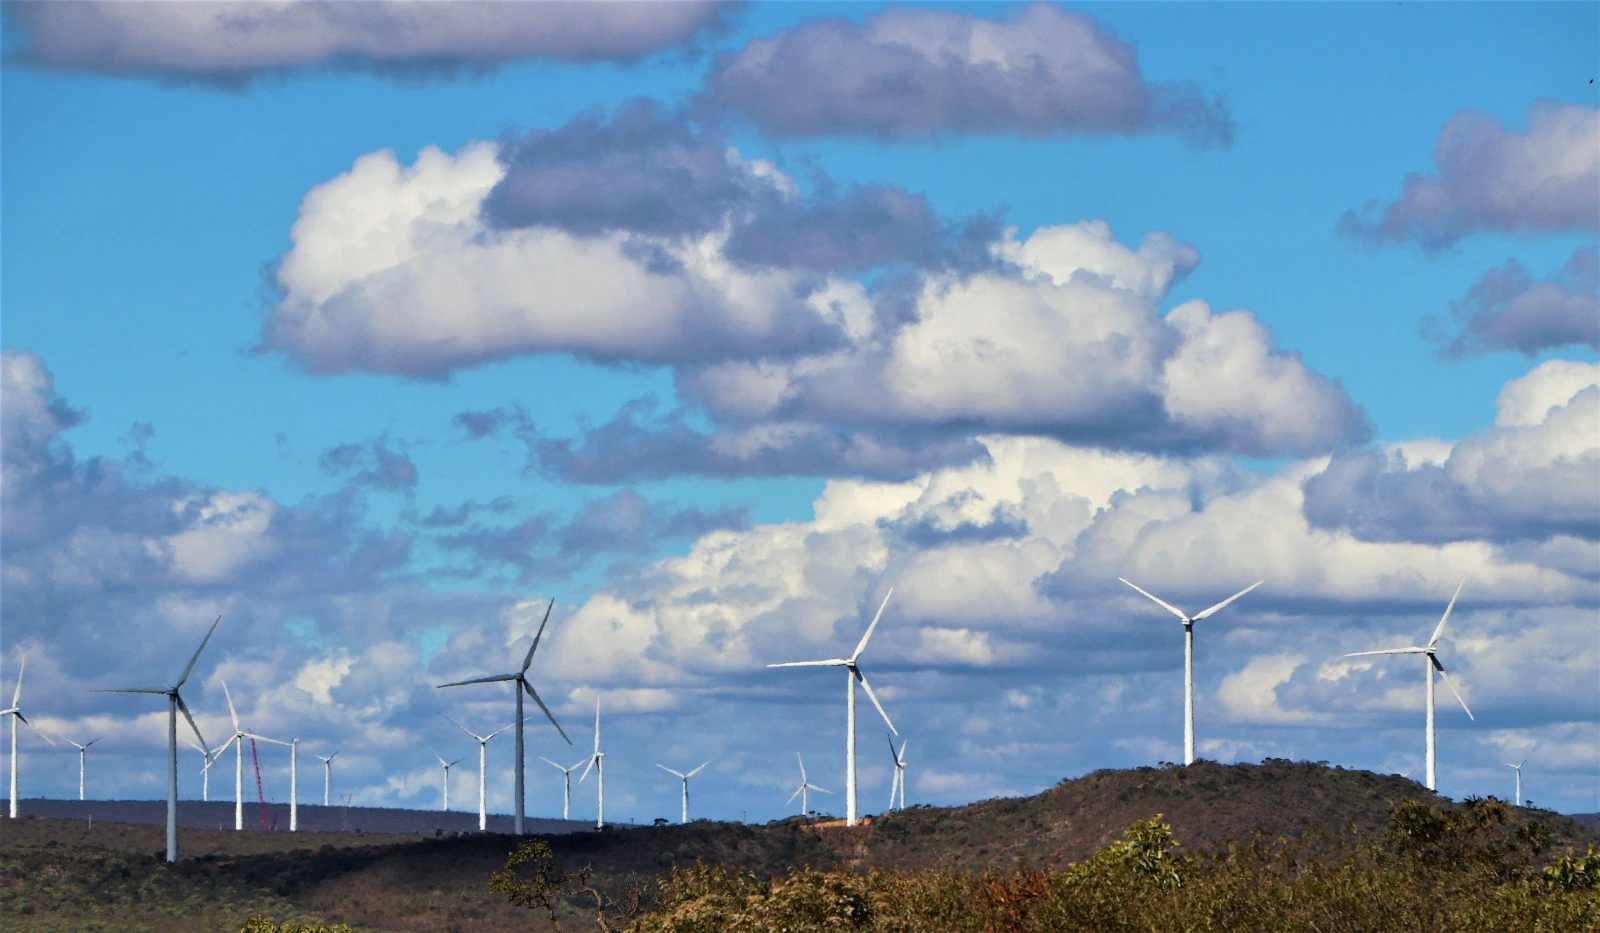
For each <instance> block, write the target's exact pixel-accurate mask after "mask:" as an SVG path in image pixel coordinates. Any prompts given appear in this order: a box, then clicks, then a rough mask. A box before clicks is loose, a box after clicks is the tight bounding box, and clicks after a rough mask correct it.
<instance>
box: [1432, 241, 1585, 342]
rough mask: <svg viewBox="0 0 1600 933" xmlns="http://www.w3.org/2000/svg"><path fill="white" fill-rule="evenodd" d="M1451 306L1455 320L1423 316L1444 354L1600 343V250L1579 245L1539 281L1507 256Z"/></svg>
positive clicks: (1525, 268)
mask: <svg viewBox="0 0 1600 933" xmlns="http://www.w3.org/2000/svg"><path fill="white" fill-rule="evenodd" d="M1450 312H1451V318H1452V320H1451V321H1448V322H1447V321H1445V320H1442V319H1440V318H1437V317H1429V318H1425V319H1423V322H1422V334H1423V336H1424V337H1429V338H1432V339H1435V340H1438V341H1440V342H1441V343H1443V344H1444V346H1443V347H1442V348H1441V352H1442V353H1443V354H1444V355H1445V356H1446V357H1454V358H1459V357H1463V356H1474V355H1478V354H1482V353H1491V352H1493V351H1496V350H1514V351H1516V352H1518V353H1522V354H1525V355H1527V356H1533V355H1534V354H1536V353H1538V352H1540V351H1541V350H1548V349H1551V348H1554V347H1565V346H1573V345H1583V346H1588V347H1593V348H1595V349H1600V250H1597V249H1596V248H1595V247H1593V246H1586V247H1580V248H1579V249H1578V250H1576V251H1575V252H1573V254H1572V257H1571V258H1570V259H1568V260H1567V262H1566V265H1565V266H1563V267H1562V268H1561V270H1560V271H1559V272H1557V273H1556V274H1555V275H1553V276H1551V277H1550V278H1549V279H1545V280H1542V281H1537V282H1536V281H1534V279H1533V276H1531V275H1529V274H1528V270H1527V267H1525V266H1523V264H1522V263H1520V262H1517V261H1516V260H1515V259H1510V260H1507V261H1506V264H1505V265H1503V266H1501V267H1500V268H1498V269H1491V270H1490V271H1488V272H1486V273H1484V274H1483V277H1482V278H1480V279H1478V281H1477V282H1475V283H1473V286H1472V288H1471V289H1470V290H1469V291H1468V292H1467V294H1466V296H1465V297H1464V298H1462V299H1461V300H1460V301H1457V302H1453V303H1452V304H1451V305H1450ZM1451 324H1454V325H1455V327H1454V328H1452V327H1451ZM1452 330H1455V331H1456V332H1455V333H1453V334H1452V333H1451V331H1452Z"/></svg>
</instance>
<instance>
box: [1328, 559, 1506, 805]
mask: <svg viewBox="0 0 1600 933" xmlns="http://www.w3.org/2000/svg"><path fill="white" fill-rule="evenodd" d="M1466 585H1467V581H1466V580H1465V579H1463V580H1462V581H1461V582H1460V583H1458V584H1456V592H1455V595H1453V596H1451V597H1450V605H1448V606H1446V607H1444V615H1442V616H1440V617H1439V625H1438V627H1437V628H1435V629H1434V630H1433V637H1432V638H1430V639H1428V643H1427V645H1425V646H1418V647H1411V648H1384V649H1381V650H1378V651H1356V652H1352V653H1351V654H1347V655H1345V657H1347V658H1359V657H1364V656H1366V655H1373V654H1420V655H1422V656H1423V657H1424V658H1425V659H1426V661H1425V662H1424V664H1423V671H1424V674H1425V676H1426V677H1427V678H1428V681H1427V683H1428V691H1427V708H1428V709H1427V715H1428V727H1427V751H1428V754H1427V761H1426V764H1427V773H1428V790H1437V789H1438V786H1437V784H1436V783H1435V781H1434V778H1435V776H1436V771H1435V767H1434V741H1433V672H1434V671H1438V672H1439V677H1440V678H1441V679H1442V680H1444V685H1445V686H1446V687H1449V688H1450V692H1451V693H1453V694H1455V697H1456V702H1458V703H1460V704H1461V708H1462V709H1463V710H1466V713H1467V718H1468V719H1471V720H1473V721H1477V717H1476V716H1473V715H1472V710H1470V709H1467V701H1466V700H1465V699H1463V698H1462V696H1461V691H1459V690H1457V689H1456V685H1455V684H1454V683H1452V682H1451V681H1450V677H1449V675H1448V674H1446V673H1445V672H1444V665H1443V664H1440V663H1439V659H1438V658H1437V657H1436V656H1435V655H1434V652H1435V651H1437V650H1438V647H1439V637H1440V636H1441V635H1443V634H1444V625H1445V623H1446V622H1449V621H1450V610H1452V609H1454V608H1455V607H1456V597H1457V596H1460V595H1461V587H1463V586H1466Z"/></svg>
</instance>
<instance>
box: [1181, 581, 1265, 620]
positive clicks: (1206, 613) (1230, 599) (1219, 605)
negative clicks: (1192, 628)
mask: <svg viewBox="0 0 1600 933" xmlns="http://www.w3.org/2000/svg"><path fill="white" fill-rule="evenodd" d="M1265 582H1267V581H1265V580H1257V581H1256V582H1254V583H1252V584H1250V585H1249V586H1247V587H1245V588H1244V589H1242V590H1240V591H1239V592H1237V593H1235V594H1233V595H1232V596H1229V597H1228V598H1227V599H1224V600H1223V601H1222V602H1220V603H1217V604H1216V605H1215V606H1212V607H1211V608H1210V609H1207V610H1205V611H1203V612H1201V613H1200V614H1199V615H1197V616H1195V617H1194V618H1195V621H1196V622H1198V621H1200V620H1201V619H1204V618H1205V617H1206V616H1209V615H1211V614H1212V613H1213V612H1216V611H1217V610H1218V609H1221V608H1222V607H1223V606H1226V605H1227V604H1229V603H1231V602H1233V601H1234V600H1236V599H1238V598H1239V597H1241V596H1243V595H1244V594H1246V593H1248V592H1250V591H1251V590H1253V589H1255V588H1256V587H1258V586H1260V585H1261V584H1263V583H1265Z"/></svg>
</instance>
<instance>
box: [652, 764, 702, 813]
mask: <svg viewBox="0 0 1600 933" xmlns="http://www.w3.org/2000/svg"><path fill="white" fill-rule="evenodd" d="M708 764H711V759H709V758H708V759H706V761H705V763H704V764H701V765H700V768H704V767H705V766H706V765H708ZM656 767H658V768H660V769H661V770H663V771H665V772H667V773H668V774H675V775H677V776H678V780H680V781H682V782H683V817H682V818H681V819H679V820H678V822H680V823H687V822H689V779H690V778H692V777H694V776H695V775H696V774H699V773H700V768H695V769H694V770H693V771H690V772H689V773H688V774H685V773H683V772H682V771H674V770H672V769H671V768H669V767H667V766H666V765H664V764H660V763H657V764H656Z"/></svg>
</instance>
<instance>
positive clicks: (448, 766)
mask: <svg viewBox="0 0 1600 933" xmlns="http://www.w3.org/2000/svg"><path fill="white" fill-rule="evenodd" d="M433 757H435V758H437V759H439V764H441V765H444V805H443V806H441V807H440V808H439V809H440V810H443V811H444V812H446V813H449V812H450V769H451V768H454V767H455V766H456V765H458V764H461V762H462V761H464V760H465V759H463V758H457V759H456V760H455V761H445V760H444V757H443V756H442V755H440V754H439V753H438V752H434V753H433Z"/></svg>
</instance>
